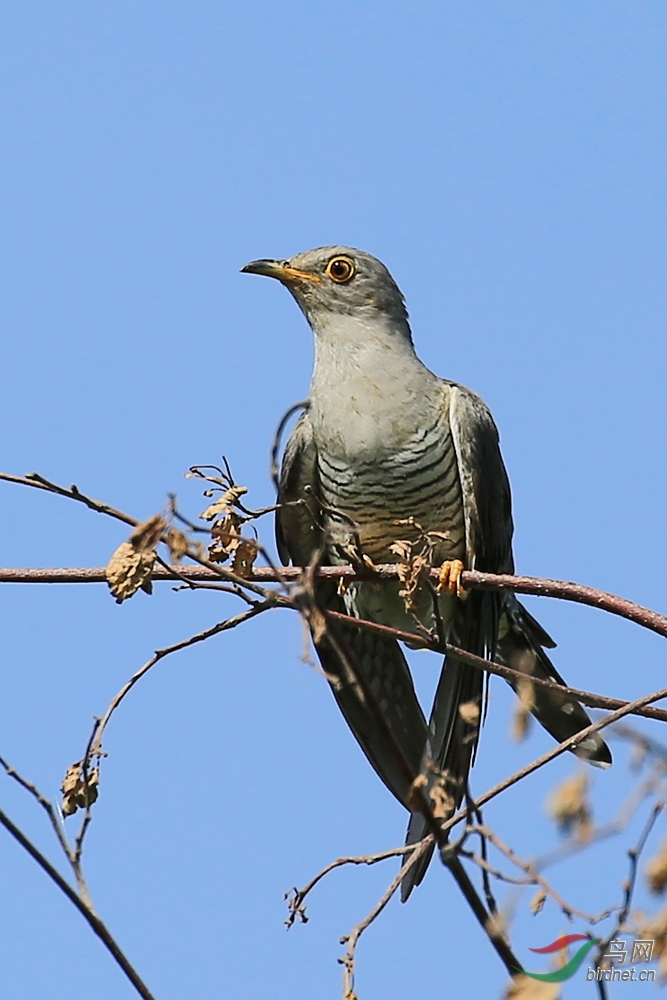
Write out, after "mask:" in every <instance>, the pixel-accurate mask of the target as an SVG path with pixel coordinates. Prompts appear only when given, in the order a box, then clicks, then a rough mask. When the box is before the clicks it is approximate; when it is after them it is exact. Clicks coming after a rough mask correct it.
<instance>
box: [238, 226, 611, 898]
mask: <svg viewBox="0 0 667 1000" xmlns="http://www.w3.org/2000/svg"><path fill="white" fill-rule="evenodd" d="M243 271H244V272H249V273H251V274H261V275H266V276H268V277H271V278H277V279H278V281H280V282H281V283H282V284H283V285H285V286H286V288H287V289H288V290H289V291H290V292H291V293H292V295H293V296H294V298H295V299H296V301H297V304H298V305H299V307H300V308H301V310H302V311H303V313H304V314H305V317H306V319H307V321H308V323H309V325H310V327H311V328H312V331H313V334H314V338H315V364H314V370H313V376H312V382H311V386H310V395H309V399H308V402H307V406H306V408H305V410H304V412H303V413H302V415H301V417H300V419H299V421H298V423H297V424H296V426H295V428H294V430H293V432H292V434H291V436H290V438H289V441H288V443H287V446H286V449H285V453H284V457H283V461H282V469H281V475H280V488H279V503H280V504H281V506H280V508H279V510H278V512H277V515H276V534H277V542H278V550H279V555H280V557H281V559H282V560H283V562H284V563H287V562H289V561H291V562H292V563H294V564H295V565H299V566H306V565H307V564H308V563H309V562H310V561H311V559H312V558H313V556H314V555H315V554H316V553H319V557H320V559H321V560H322V562H324V563H328V564H330V565H342V564H344V563H347V562H349V561H350V553H353V552H357V553H358V554H359V552H360V553H361V554H362V556H363V558H365V559H366V560H367V561H368V562H371V563H395V562H397V560H398V558H399V554H397V552H396V551H395V548H396V546H395V544H394V543H395V542H396V541H397V540H402V541H404V542H406V541H407V542H408V543H411V544H418V542H419V539H420V538H421V539H427V540H428V543H429V545H428V547H429V552H430V557H431V558H432V560H433V563H434V565H441V564H442V567H443V569H442V572H441V582H442V586H441V587H440V588H439V590H440V594H439V596H435V597H434V596H433V594H432V593H429V592H428V590H427V589H425V588H424V589H422V590H421V591H419V592H417V594H416V595H414V596H413V599H412V603H411V604H410V606H408V605H406V600H405V595H404V593H403V594H401V593H400V591H401V584H400V583H399V582H398V581H396V580H385V581H382V582H374V581H372V580H360V581H359V582H355V583H353V584H351V585H349V587H348V588H347V590H346V591H345V592H344V593H340V592H339V591H338V589H337V588H336V587H335V585H334V584H332V583H331V582H330V581H325V580H320V581H319V582H318V583H317V585H316V599H317V601H318V603H319V604H320V605H321V606H322V607H323V608H326V609H328V610H337V611H342V612H346V613H347V614H348V615H351V616H354V617H356V618H360V619H366V620H368V621H372V622H375V623H378V624H381V625H388V626H392V627H394V628H398V629H402V630H403V631H406V632H412V633H414V632H415V631H417V630H418V629H419V628H420V626H421V627H422V628H423V627H425V628H427V629H429V630H431V631H432V630H434V629H435V628H437V630H438V632H439V634H440V635H443V634H444V636H445V637H446V638H447V640H448V641H449V642H450V643H451V644H453V645H456V646H458V647H459V648H463V649H465V650H467V651H468V652H471V653H475V654H476V655H478V656H481V657H484V658H486V659H495V660H497V661H499V662H500V663H504V664H505V665H506V666H508V667H512V668H513V669H515V670H518V671H521V672H522V673H523V674H525V675H526V677H530V676H534V677H539V678H546V679H548V680H551V681H555V682H556V683H557V684H559V685H564V684H565V682H564V681H563V679H562V678H561V677H560V675H559V674H558V672H557V671H556V669H555V667H554V666H553V664H552V663H551V661H550V660H549V658H548V656H547V654H546V653H545V647H546V648H551V647H553V646H554V645H555V643H554V642H553V640H552V639H551V638H550V637H549V636H548V635H547V633H546V632H545V631H544V629H543V628H542V627H541V626H540V625H539V624H538V622H537V621H536V620H535V619H534V618H533V617H532V615H530V614H529V612H528V611H527V610H526V609H525V608H524V607H523V605H522V604H520V603H519V601H518V600H517V599H516V597H515V596H514V594H512V593H509V592H507V591H503V592H492V591H481V590H471V591H469V592H468V593H464V592H463V591H462V589H461V587H460V580H459V576H460V573H461V571H462V570H463V569H478V570H485V571H487V572H491V573H512V572H513V570H514V563H513V558H512V531H513V525H512V513H511V497H510V488H509V483H508V479H507V473H506V471H505V466H504V464H503V460H502V457H501V454H500V447H499V442H498V431H497V429H496V425H495V423H494V421H493V417H492V416H491V413H490V412H489V410H488V408H487V406H486V405H485V403H484V402H483V401H482V400H481V399H480V397H479V396H477V395H476V394H475V393H474V392H472V391H471V390H470V389H467V388H465V386H462V385H459V384H457V383H456V382H450V381H448V380H447V379H441V378H438V377H437V376H436V375H434V374H433V373H432V372H431V371H429V369H428V368H426V366H425V365H424V364H422V362H421V361H420V360H419V358H418V357H417V355H416V353H415V350H414V347H413V342H412V333H411V330H410V326H409V323H408V314H407V311H406V308H405V303H404V299H403V296H402V294H401V292H400V290H399V288H398V286H397V285H396V283H395V282H394V280H393V278H392V277H391V275H390V273H389V271H388V270H387V268H386V267H385V266H384V264H382V263H381V262H380V261H379V260H377V259H376V258H375V257H372V256H371V255H370V254H368V253H364V252H362V251H361V250H355V249H352V248H350V247H343V246H334V247H321V248H319V249H316V250H308V251H306V252H305V253H301V254H298V255H297V256H295V257H292V258H291V259H290V260H256V261H252V262H251V263H250V264H246V266H245V267H244V268H243ZM295 501H297V502H295ZM299 501H300V502H299ZM313 639H314V643H315V647H316V650H317V654H318V656H319V659H320V662H321V664H322V666H323V668H324V671H325V674H326V676H327V678H328V680H329V683H330V685H331V688H332V690H333V694H334V696H335V698H336V701H337V702H338V705H339V707H340V709H341V711H342V713H343V715H344V716H345V718H346V720H347V723H348V725H349V727H350V729H351V730H352V732H353V734H354V736H355V737H356V739H357V740H358V742H359V744H360V745H361V748H362V750H363V751H364V753H365V754H366V756H367V757H368V760H369V761H370V763H371V764H372V766H373V767H374V768H375V770H376V771H377V773H378V775H379V777H380V778H381V779H382V780H383V781H384V783H385V784H386V785H387V786H388V788H389V789H390V790H391V791H392V792H393V794H394V795H395V796H396V798H397V799H398V800H399V801H400V802H401V803H402V804H403V805H404V806H406V808H407V809H409V810H410V811H411V814H412V815H411V818H410V822H409V826H408V834H407V843H408V844H412V843H417V842H418V841H419V840H421V839H422V838H423V837H424V836H425V834H426V832H427V829H428V826H427V822H426V820H425V818H424V816H423V815H422V813H421V812H420V811H419V803H418V801H416V799H417V800H418V799H419V796H418V795H417V796H415V794H414V793H415V788H416V787H420V788H421V789H422V792H421V794H426V795H427V798H428V796H430V799H431V800H432V801H433V802H434V803H435V802H437V803H438V804H439V807H440V808H439V810H438V811H437V814H438V815H440V816H443V815H445V816H447V815H450V814H451V813H452V812H453V811H454V809H455V808H457V807H458V805H459V804H460V802H461V800H462V798H463V796H464V794H465V790H466V784H467V779H468V771H469V769H470V765H471V762H472V759H473V756H474V753H475V748H476V744H477V738H478V730H479V720H480V717H481V713H482V707H483V706H482V703H483V700H484V686H485V679H484V676H483V673H482V671H481V670H478V669H476V668H475V667H472V666H469V665H466V664H464V663H462V662H461V661H459V660H455V659H454V658H453V657H451V656H448V657H446V658H445V662H444V665H443V669H442V673H441V675H440V680H439V682H438V686H437V689H436V694H435V698H434V702H433V707H432V710H431V713H430V718H429V721H428V723H427V722H426V719H425V717H424V713H423V711H422V708H421V706H420V704H419V701H418V699H417V696H416V693H415V689H414V686H413V682H412V677H411V674H410V670H409V667H408V664H407V661H406V659H405V655H404V653H403V651H402V648H401V646H400V644H399V643H398V642H397V641H396V640H395V639H394V638H391V637H387V636H385V635H381V634H378V633H374V632H372V631H370V630H367V629H366V630H365V629H360V628H357V627H355V626H354V625H349V624H341V623H340V622H339V621H336V620H332V619H329V624H328V626H327V628H326V629H322V628H319V629H315V630H314V634H313ZM530 708H531V711H532V713H533V715H534V716H535V717H536V718H537V719H538V721H539V722H540V723H541V724H542V726H543V727H544V728H545V729H546V730H547V732H549V733H550V734H551V735H552V736H553V737H554V738H555V739H556V740H557V741H558V742H559V743H560V742H562V741H564V740H567V739H569V738H571V737H572V736H574V735H575V734H576V733H578V732H579V731H580V730H582V729H584V728H585V727H586V726H588V725H589V724H590V719H589V717H588V715H587V714H586V712H585V711H584V709H583V708H582V707H581V705H579V704H578V703H577V702H576V701H573V700H572V699H571V698H570V697H568V696H567V695H566V694H565V693H563V695H560V694H559V693H557V692H554V691H553V690H548V689H546V688H542V687H540V686H539V685H532V692H531V697H530ZM574 752H575V753H576V754H577V755H578V756H580V757H583V758H585V759H587V760H589V761H590V762H591V763H595V764H598V765H600V766H602V767H605V766H609V764H610V763H611V755H610V753H609V750H608V748H607V746H606V744H605V743H604V742H603V740H602V739H601V738H600V737H599V736H598V735H597V734H596V735H593V736H590V737H588V738H587V739H586V740H584V741H583V742H581V743H579V744H578V745H577V747H576V749H575V750H574ZM418 777H420V783H419V784H418V785H417V786H415V785H414V784H413V782H414V779H416V778H418ZM429 860H430V852H428V853H426V854H425V855H424V856H423V857H422V858H420V859H419V860H418V862H417V863H416V864H415V865H414V866H413V868H412V869H411V871H410V874H409V875H408V876H406V878H405V880H404V883H403V886H402V891H403V897H404V898H407V896H408V895H409V893H410V891H411V889H412V887H413V885H416V884H418V883H419V882H420V881H421V879H422V878H423V875H424V872H425V870H426V867H427V865H428V862H429Z"/></svg>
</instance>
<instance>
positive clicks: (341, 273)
mask: <svg viewBox="0 0 667 1000" xmlns="http://www.w3.org/2000/svg"><path fill="white" fill-rule="evenodd" d="M326 274H327V275H328V276H329V277H330V278H331V280H332V281H336V282H338V284H339V285H343V284H345V282H346V281H349V280H350V279H351V278H353V277H354V261H353V260H350V258H349V257H332V258H331V260H330V261H329V263H328V264H327V270H326Z"/></svg>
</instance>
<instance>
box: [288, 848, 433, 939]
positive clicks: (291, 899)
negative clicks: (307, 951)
mask: <svg viewBox="0 0 667 1000" xmlns="http://www.w3.org/2000/svg"><path fill="white" fill-rule="evenodd" d="M430 843H431V838H430V837H429V838H428V840H427V844H430ZM418 846H419V844H418V845H417V847H418ZM413 850H415V847H414V846H413V845H412V844H410V845H409V846H404V847H394V848H392V849H391V850H389V851H380V852H379V853H378V854H359V855H353V856H351V857H348V858H337V859H336V860H335V861H332V862H331V863H330V864H328V865H325V867H324V868H323V869H322V870H321V871H319V872H318V873H317V875H315V876H314V877H313V878H312V879H311V880H310V882H308V883H307V884H306V885H305V886H304V887H303V889H297V888H296V886H295V887H294V888H293V889H290V891H289V892H286V893H285V899H286V900H287V908H288V910H289V916H288V918H287V920H286V921H285V924H286V925H287V927H288V929H289V928H290V927H292V925H293V924H294V921H295V920H296V918H297V917H298V918H299V919H300V920H301V922H302V923H304V924H305V923H307V922H308V917H307V916H306V907H305V906H304V905H303V904H304V901H305V899H306V896H308V894H309V893H310V892H311V891H312V890H313V889H314V888H315V886H316V885H317V884H318V882H321V881H322V879H323V878H325V876H327V875H328V874H329V872H332V871H334V869H336V868H341V867H342V866H343V865H376V864H378V862H380V861H386V860H387V858H400V857H402V856H403V855H405V854H412V852H413ZM421 853H422V852H420V854H421Z"/></svg>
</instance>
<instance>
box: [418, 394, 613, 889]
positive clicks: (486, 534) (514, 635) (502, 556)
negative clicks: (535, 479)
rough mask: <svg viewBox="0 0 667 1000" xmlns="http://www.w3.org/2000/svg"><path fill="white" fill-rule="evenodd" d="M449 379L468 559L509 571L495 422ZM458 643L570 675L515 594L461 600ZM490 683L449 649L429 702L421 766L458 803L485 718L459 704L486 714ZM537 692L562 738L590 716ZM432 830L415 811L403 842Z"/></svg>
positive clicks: (547, 722) (598, 743) (533, 671)
mask: <svg viewBox="0 0 667 1000" xmlns="http://www.w3.org/2000/svg"><path fill="white" fill-rule="evenodd" d="M448 384H449V385H450V388H451V395H450V408H449V420H450V427H451V432H452V437H453V440H454V447H455V449H456V455H457V462H458V469H459V478H460V482H461V491H462V496H463V506H464V523H465V530H466V567H467V568H469V569H478V570H480V571H486V572H489V573H512V572H514V561H513V557H512V534H513V524H512V501H511V492H510V486H509V481H508V478H507V472H506V470H505V465H504V463H503V459H502V455H501V453H500V444H499V439H498V430H497V428H496V425H495V422H494V420H493V417H492V416H491V413H490V411H489V409H488V407H487V406H486V404H485V403H484V402H483V400H482V399H480V397H479V396H477V395H476V394H475V393H474V392H472V391H471V390H470V389H466V388H465V387H464V386H459V385H456V384H454V383H448ZM451 642H452V643H453V644H454V645H457V646H459V647H460V648H462V649H466V650H467V651H468V652H471V653H475V654H476V655H478V656H483V657H485V658H487V659H498V660H499V661H500V662H501V663H504V664H505V665H506V666H509V667H512V668H513V669H515V670H519V671H521V672H523V673H526V674H527V675H528V676H534V677H540V678H545V679H547V680H552V681H555V682H556V683H558V684H565V682H564V681H563V678H562V677H561V676H560V674H559V673H558V672H557V671H556V669H555V667H554V666H553V664H552V663H551V661H550V660H549V658H548V656H547V655H546V653H545V652H544V648H543V647H545V646H546V647H548V648H552V647H553V646H555V643H554V642H553V640H552V639H551V638H550V637H549V636H548V635H547V633H546V632H545V631H544V629H543V628H542V627H541V626H540V625H539V623H538V622H537V621H536V620H535V619H534V618H533V616H532V615H531V614H530V613H529V612H528V611H527V610H526V609H525V608H524V607H523V605H522V604H520V602H519V601H518V600H517V599H516V597H515V596H514V595H513V594H509V593H507V592H497V593H494V592H488V591H487V592H483V591H474V590H473V591H472V592H470V593H469V595H468V597H467V599H466V600H465V601H464V602H463V603H462V606H460V607H459V609H458V613H457V616H456V618H455V622H454V626H453V629H452V634H451ZM475 675H476V676H475ZM483 684H484V681H483V678H482V676H481V671H479V670H475V669H474V668H471V667H466V666H465V664H462V663H459V662H457V661H455V660H452V659H449V658H445V663H444V665H443V669H442V673H441V676H440V681H439V683H438V688H437V691H436V695H435V700H434V703H433V709H432V711H431V717H430V721H429V740H428V742H427V745H426V751H425V754H424V760H423V761H422V770H426V769H427V768H428V763H429V760H430V761H433V762H435V764H436V766H437V768H438V770H439V771H440V772H442V773H444V774H445V775H447V776H448V790H449V793H450V797H451V799H452V800H453V802H454V804H455V805H454V807H455V808H456V807H458V805H459V804H460V802H461V800H462V797H463V795H464V793H465V785H466V782H467V777H468V771H469V768H470V765H471V763H472V760H473V757H474V750H475V746H476V743H477V737H478V731H479V730H478V727H475V726H472V725H469V724H466V722H465V721H464V720H463V719H462V718H461V713H460V712H459V708H460V706H461V705H462V704H465V703H466V702H474V703H476V704H477V705H478V706H479V708H480V714H481V707H482V706H481V702H482V694H483ZM512 687H515V688H516V685H512ZM532 695H533V704H532V708H531V711H532V713H533V715H534V716H535V717H536V718H537V720H538V721H539V722H540V724H541V725H542V726H543V727H544V728H545V729H546V730H547V732H549V733H550V734H551V735H552V736H553V737H554V738H555V739H556V740H557V741H558V742H559V743H560V742H563V741H564V740H566V739H568V738H569V737H571V736H574V735H575V734H576V733H578V732H580V731H581V730H582V729H584V728H585V727H586V726H588V725H590V718H589V717H588V715H587V713H586V712H585V711H584V709H583V708H582V707H581V705H579V704H578V703H577V702H573V701H571V700H570V699H568V698H567V697H565V696H560V695H558V694H557V693H555V692H550V691H546V690H545V689H543V688H540V687H539V686H537V685H536V686H535V687H534V688H533V692H532ZM575 752H576V753H577V754H578V756H581V757H584V758H586V759H588V760H590V761H591V762H592V763H596V764H599V765H601V766H603V767H604V766H609V764H610V763H611V754H610V753H609V749H608V747H607V746H606V744H605V743H604V741H603V740H602V739H601V738H600V737H599V736H597V735H595V736H593V737H591V738H590V739H589V740H587V741H586V742H585V743H584V744H582V745H581V746H580V747H579V748H578V749H577V750H576V751H575ZM425 833H426V826H425V823H424V820H423V818H422V817H421V816H419V815H413V817H412V819H411V821H410V824H409V826H408V835H407V841H406V842H407V843H416V842H417V841H419V840H421V839H422V837H423V836H424V835H425ZM429 860H430V856H428V855H427V856H424V857H423V858H422V859H420V861H419V862H418V863H417V864H416V865H415V867H414V868H413V870H412V875H411V878H410V879H407V880H405V881H404V884H403V887H402V898H403V899H407V897H408V896H409V894H410V891H411V890H412V887H413V886H414V885H418V884H419V882H420V881H421V879H422V878H423V876H424V873H425V871H426V868H427V867H428V862H429Z"/></svg>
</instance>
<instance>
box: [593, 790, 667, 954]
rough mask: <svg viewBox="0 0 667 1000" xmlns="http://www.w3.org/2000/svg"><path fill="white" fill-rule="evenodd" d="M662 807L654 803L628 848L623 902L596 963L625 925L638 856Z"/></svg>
mask: <svg viewBox="0 0 667 1000" xmlns="http://www.w3.org/2000/svg"><path fill="white" fill-rule="evenodd" d="M663 808H664V803H663V802H656V803H655V805H654V806H653V808H652V810H651V812H650V813H649V816H648V819H647V820H646V823H645V824H644V828H643V830H642V832H641V834H640V835H639V840H638V841H637V844H636V845H635V847H631V848H630V849H629V850H628V861H629V863H630V871H629V874H628V878H627V879H626V881H625V883H624V885H623V902H622V904H621V906H620V907H619V913H618V918H617V920H616V924H615V925H614V928H613V929H612V930H611V931H610V933H609V934H608V936H607V937H606V938H605V939H604V941H601V942H600V945H599V947H598V960H597V964H598V965H601V964H602V960H603V958H604V955H605V953H606V951H607V949H608V947H609V944H610V942H611V941H613V940H614V938H615V937H616V935H617V934H619V933H620V931H621V930H622V928H623V927H624V925H625V922H626V920H627V919H628V914H629V913H630V907H631V906H632V897H633V895H634V891H635V887H636V885H637V875H638V872H639V858H640V856H641V854H642V851H643V850H644V848H645V847H646V841H647V840H648V838H649V836H650V834H651V831H652V829H653V827H654V825H655V821H656V820H657V818H658V816H659V815H660V813H661V812H662V810H663Z"/></svg>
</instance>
